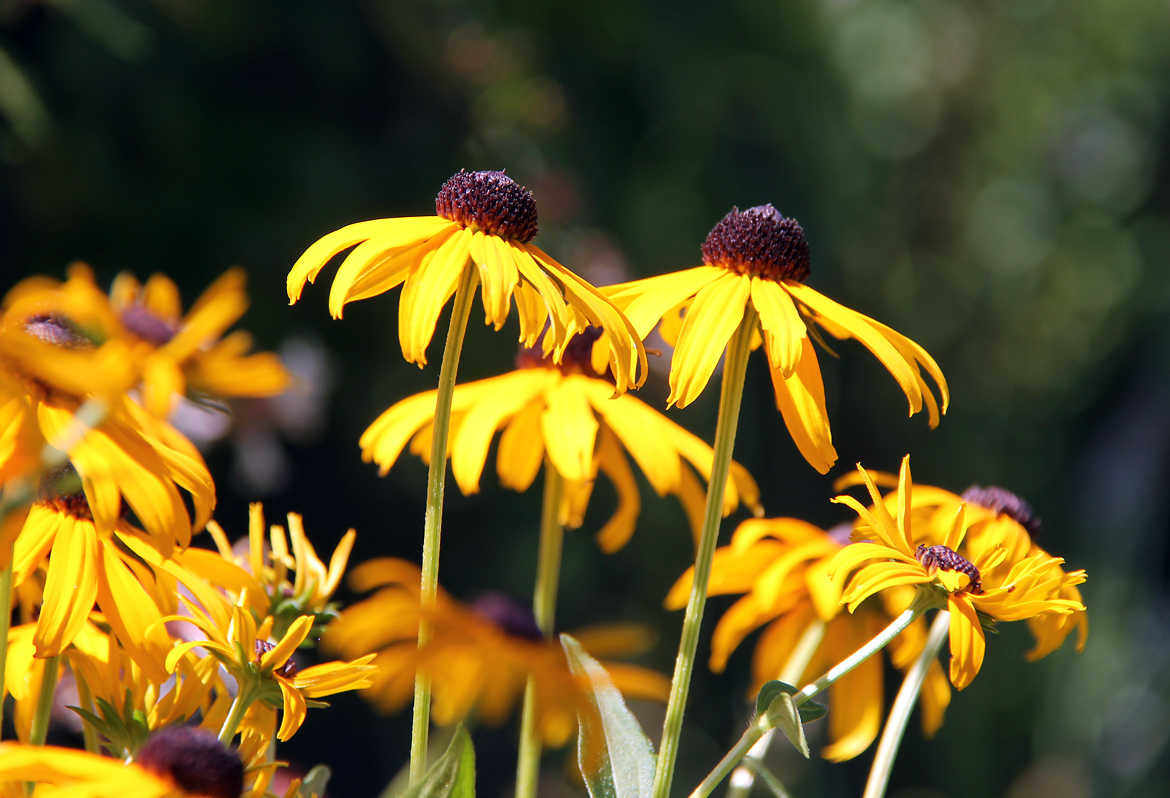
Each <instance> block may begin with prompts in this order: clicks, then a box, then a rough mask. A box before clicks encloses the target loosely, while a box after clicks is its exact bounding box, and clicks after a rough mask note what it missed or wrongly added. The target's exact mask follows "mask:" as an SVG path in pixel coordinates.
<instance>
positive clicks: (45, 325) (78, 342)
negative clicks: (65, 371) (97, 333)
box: [24, 313, 94, 349]
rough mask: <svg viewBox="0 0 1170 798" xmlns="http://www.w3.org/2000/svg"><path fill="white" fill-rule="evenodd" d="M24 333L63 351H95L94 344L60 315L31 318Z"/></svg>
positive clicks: (66, 318)
mask: <svg viewBox="0 0 1170 798" xmlns="http://www.w3.org/2000/svg"><path fill="white" fill-rule="evenodd" d="M24 331H25V332H26V333H28V334H29V335H31V336H32V337H33V338H36V339H38V340H40V341H44V342H45V343H46V344H52V345H53V346H59V347H61V348H62V349H93V348H94V342H93V341H92V340H91V339H90V338H89V337H88V336H86V335H85V334H84V333H83V332H82V331H81V329H80V328H79V327H78V326H77V325H76V324H74V323H73V322H72V321H71V320H70V319H69V318H68V317H66V316H62V315H61V314H59V313H41V314H38V315H36V316H29V317H28V318H27V319H26V320H25V322H24Z"/></svg>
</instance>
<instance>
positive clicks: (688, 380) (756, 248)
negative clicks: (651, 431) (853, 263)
mask: <svg viewBox="0 0 1170 798" xmlns="http://www.w3.org/2000/svg"><path fill="white" fill-rule="evenodd" d="M703 263H704V265H702V266H697V267H695V268H692V269H684V270H683V271H679V272H674V273H671V274H664V275H660V276H657V277H648V278H645V279H642V280H636V281H634V282H630V283H623V284H621V285H615V286H610V287H607V288H606V289H605V293H606V295H607V296H608V297H609V298H610V299H612V300H613V302H614V304H615V305H617V306H618V307H619V308H620V309H621V310H622V311H623V312H624V313H625V314H626V316H627V317H628V318H629V319H630V321H631V322H632V323H633V325H634V328H635V329H636V330H637V331H638V334H639V335H641V336H643V337H644V336H646V335H648V334H649V333H650V331H651V330H653V329H654V326H655V325H657V324H658V323H659V321H662V322H663V324H662V332H663V335H664V337H666V338H667V340H668V341H669V342H671V343H673V344H674V346H675V351H674V356H673V357H672V358H671V362H670V397H669V398H668V399H667V404H668V406H669V405H678V406H679V407H686V406H687V405H688V404H690V403H691V402H693V401H694V400H695V398H697V397H698V395H699V394H700V393H701V392H702V390H703V388H704V387H706V385H707V383H708V382H709V381H710V379H711V374H712V373H713V372H714V370H715V366H716V364H717V363H718V362H719V358H720V357H721V356H722V354H723V350H724V349H726V347H727V342H728V340H729V339H730V338H731V334H732V333H733V332H735V330H736V328H737V327H738V326H739V323H740V321H741V320H742V319H743V316H744V313H745V312H746V310H747V309H748V308H749V307H751V308H753V309H754V312H755V313H756V314H757V315H758V319H759V325H758V328H757V333H758V337H757V338H756V340H755V341H754V342H753V346H758V345H759V342H760V341H761V340H762V343H763V346H764V351H765V352H766V353H767V356H768V367H769V369H770V371H771V374H772V385H773V387H774V389H775V394H776V405H777V407H778V408H779V410H780V413H781V415H782V416H783V418H784V423H785V425H786V426H787V427H788V431H789V433H790V434H791V435H792V439H793V441H794V442H795V443H796V446H797V448H798V449H799V450H800V453H801V454H802V455H803V456H804V458H805V459H806V460H807V461H808V462H809V464H810V465H812V466H813V468H815V469H817V470H818V471H820V472H821V473H822V474H823V473H825V472H827V471H828V470H829V468H830V467H831V466H832V465H833V463H834V462H836V460H837V452H836V450H835V449H834V448H833V442H832V434H831V433H830V430H829V417H828V411H827V410H826V407H825V389H824V385H823V383H822V381H821V371H820V366H819V365H818V364H817V357H816V351H815V349H814V347H813V341H814V340H816V341H818V342H820V343H823V339H821V337H820V334H819V332H818V330H817V328H818V327H819V328H820V329H821V330H823V331H825V332H827V333H828V334H829V335H831V336H833V337H834V338H838V339H844V338H853V339H855V340H857V341H858V342H860V343H861V344H862V345H863V346H865V348H867V349H868V350H869V351H870V352H871V353H873V355H874V356H875V357H876V358H877V359H878V360H879V361H881V363H882V365H883V366H885V367H886V369H887V370H888V371H889V372H890V374H891V375H893V377H894V379H895V380H896V381H897V382H898V385H899V386H900V387H901V388H902V390H903V391H904V392H905V394H906V399H907V400H908V401H909V404H910V415H914V414H915V413H917V412H918V411H920V410H921V409H922V408H923V407H924V406H925V407H926V410H927V413H928V415H929V418H930V425H931V426H932V427H933V426H935V425H937V424H938V421H939V416H940V414H941V413H945V412H946V409H947V405H948V403H949V401H950V396H949V393H948V389H947V383H946V380H945V378H944V377H943V375H942V372H941V371H940V370H939V368H938V365H937V364H936V363H935V362H934V359H933V358H931V356H930V355H929V354H928V353H927V352H926V350H925V349H923V348H922V347H921V346H919V345H918V344H916V343H915V342H914V341H911V340H910V339H909V338H906V337H905V336H903V335H901V334H899V333H897V332H895V331H894V330H892V329H890V328H889V327H887V326H885V325H884V324H882V323H880V322H877V321H874V320H873V319H871V318H869V317H867V316H864V315H862V314H861V313H858V312H857V311H855V310H851V309H850V308H847V307H845V306H843V305H839V304H838V303H836V302H834V301H833V300H831V299H829V298H828V297H826V296H824V295H823V294H820V293H818V292H817V291H815V290H813V289H812V288H810V287H808V286H807V285H805V284H804V282H803V281H804V280H805V279H806V278H807V277H808V274H809V258H808V242H807V241H806V240H805V237H804V231H803V230H802V229H801V227H800V225H799V224H798V223H797V222H796V221H795V220H794V219H787V218H784V217H783V216H781V215H780V213H779V212H778V211H777V210H776V209H775V208H773V207H772V206H771V205H762V206H757V207H755V208H749V209H748V210H746V211H743V212H740V211H739V210H738V209H733V210H732V211H731V212H730V213H728V214H727V216H725V217H724V218H723V220H722V221H720V222H719V224H717V225H715V227H714V228H713V229H712V230H711V232H710V234H709V235H708V236H707V240H706V241H705V242H704V244H703ZM682 312H685V316H684V318H683V319H682V322H681V325H680V324H679V322H678V315H679V314H680V313H682ZM810 336H811V337H810ZM924 370H925V372H926V374H928V375H929V376H930V378H931V379H932V380H933V381H934V383H935V385H936V386H937V389H938V391H939V395H940V397H941V399H936V398H935V395H934V393H933V391H932V390H931V388H930V386H929V385H928V384H927V382H926V379H925V378H924V376H923V371H924Z"/></svg>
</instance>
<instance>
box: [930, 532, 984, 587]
mask: <svg viewBox="0 0 1170 798" xmlns="http://www.w3.org/2000/svg"><path fill="white" fill-rule="evenodd" d="M914 559H916V560H918V562H920V563H922V564H923V566H925V567H926V568H936V569H938V570H940V571H958V572H959V573H961V574H966V575H967V579H968V583H967V592H968V593H982V592H983V583H982V582H981V581H980V576H979V569H978V568H976V567H975V564H974V563H973V562H971V561H970V560H968V559H967V558H966V557H964V556H963V555H961V554H959V553H958V552H957V551H955V550H954V549H950V548H947V547H946V546H927V545H924V544H921V543H920V544H918V548H917V550H915V552H914Z"/></svg>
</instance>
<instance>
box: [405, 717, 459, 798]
mask: <svg viewBox="0 0 1170 798" xmlns="http://www.w3.org/2000/svg"><path fill="white" fill-rule="evenodd" d="M401 798H475V749H474V748H473V747H472V745H471V735H470V734H468V733H467V730H466V729H464V728H463V727H462V726H460V727H459V728H458V729H456V730H455V736H454V737H452V738H451V744H450V745H449V746H447V750H446V751H444V752H443V755H442V756H441V757H439V758H438V759H436V760H435V763H434V764H433V765H431V766H430V767H429V768H427V772H426V773H425V774H424V775H423V777H422V781H420V782H419V783H418V784H415V785H414V786H413V787H408V788H407V789H406V791H405V792H403V793H401Z"/></svg>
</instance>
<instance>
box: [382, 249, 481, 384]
mask: <svg viewBox="0 0 1170 798" xmlns="http://www.w3.org/2000/svg"><path fill="white" fill-rule="evenodd" d="M470 244H471V231H470V230H465V229H460V230H457V231H456V232H455V233H453V234H452V235H451V237H450V238H449V239H447V240H446V241H445V242H444V243H443V244H442V246H440V247H439V248H438V249H436V250H433V251H431V252H428V253H427V255H426V256H425V257H424V258H423V260H422V262H420V263H419V266H418V268H417V269H415V270H414V271H413V272H411V274H410V276H409V277H407V278H406V284H405V285H404V286H403V288H402V297H401V299H400V300H399V306H398V340H399V342H400V343H401V344H402V355H403V357H405V358H406V359H407V361H409V362H411V363H417V364H418V366H419V368H422V367H423V366H425V365H426V364H427V351H426V350H427V346H428V345H429V344H430V342H431V338H432V337H433V336H434V334H435V324H436V323H437V322H438V319H439V314H440V313H441V312H442V310H443V306H444V305H446V304H447V301H448V300H449V299H450V298H451V296H452V295H453V294H454V293H455V287H456V286H457V285H458V283H459V278H460V276H461V275H462V274H463V270H464V269H467V268H470V267H469V266H468V261H467V256H468V248H469V246H470Z"/></svg>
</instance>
